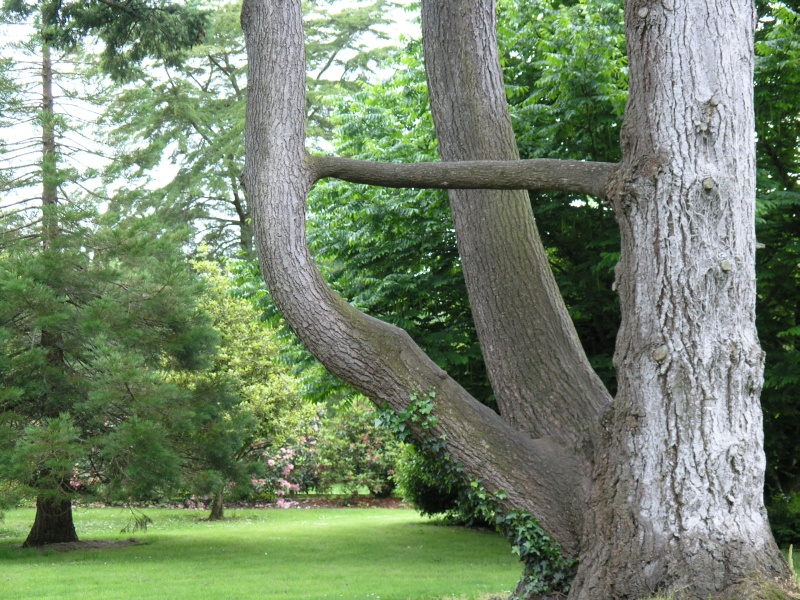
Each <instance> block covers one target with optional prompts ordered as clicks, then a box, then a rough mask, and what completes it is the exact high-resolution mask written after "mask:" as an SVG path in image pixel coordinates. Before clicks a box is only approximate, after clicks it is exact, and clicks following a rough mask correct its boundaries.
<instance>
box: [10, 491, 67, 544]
mask: <svg viewBox="0 0 800 600" xmlns="http://www.w3.org/2000/svg"><path fill="white" fill-rule="evenodd" d="M77 541H78V535H77V534H76V533H75V525H74V523H73V522H72V501H71V500H70V499H69V498H63V497H55V498H54V497H52V496H44V495H42V496H38V497H37V498H36V518H35V520H34V522H33V527H31V531H30V533H29V534H28V537H27V539H26V540H25V542H24V543H23V544H22V547H23V548H33V547H37V546H45V545H47V544H62V543H66V542H77Z"/></svg>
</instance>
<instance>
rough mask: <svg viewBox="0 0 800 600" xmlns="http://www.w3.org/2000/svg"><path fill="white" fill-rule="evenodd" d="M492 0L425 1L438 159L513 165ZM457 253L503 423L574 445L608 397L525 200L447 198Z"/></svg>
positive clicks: (503, 195) (520, 196)
mask: <svg viewBox="0 0 800 600" xmlns="http://www.w3.org/2000/svg"><path fill="white" fill-rule="evenodd" d="M495 19H496V10H495V3H494V1H493V0H477V1H474V2H460V1H455V0H425V1H424V2H423V3H422V37H423V48H424V51H425V68H426V71H427V73H428V90H429V94H430V98H431V110H432V112H433V118H434V123H435V125H436V135H437V137H438V139H439V150H440V153H441V156H442V159H443V160H445V161H456V160H486V159H494V160H515V159H518V158H519V154H518V152H517V146H516V141H515V138H514V132H513V129H512V127H511V119H510V116H509V112H508V104H507V101H506V94H505V87H504V84H503V76H502V71H501V69H500V59H499V55H498V50H497V34H496V20H495ZM450 206H451V209H452V212H453V221H454V223H455V228H456V235H457V238H458V250H459V255H460V256H461V261H462V265H463V270H464V278H465V280H466V283H467V291H468V293H469V300H470V304H471V306H472V313H473V318H474V320H475V326H476V329H477V332H478V337H479V339H480V343H481V349H482V351H483V356H484V359H485V361H486V368H487V371H488V373H489V378H490V380H491V383H492V389H493V390H494V392H495V395H496V397H497V404H498V406H499V408H500V412H501V414H502V415H503V416H504V417H505V418H506V419H507V420H508V421H509V422H510V423H511V424H512V425H514V427H516V428H517V429H519V430H520V431H523V432H525V433H528V434H529V435H531V436H532V437H535V438H537V437H542V436H553V437H556V438H558V439H559V440H562V441H563V442H564V443H565V444H567V445H568V446H570V447H575V446H577V445H579V444H581V443H582V442H583V441H584V440H585V438H586V437H587V431H589V430H590V429H591V428H592V427H593V426H594V424H595V423H596V422H597V420H598V417H599V415H600V414H601V412H602V410H603V409H604V408H605V407H606V406H607V405H608V403H609V402H610V400H611V399H610V397H609V395H608V393H607V392H606V390H605V388H604V386H603V384H602V383H601V382H600V380H599V378H598V377H597V375H596V374H595V373H594V371H593V370H592V368H591V367H590V366H589V362H588V360H587V359H586V356H585V354H584V351H583V348H582V347H581V345H580V341H579V340H578V335H577V333H576V332H575V328H574V326H573V325H572V321H571V320H570V318H569V315H568V314H567V309H566V307H565V306H564V302H563V300H562V298H561V294H560V292H559V290H558V287H557V286H556V283H555V279H554V278H553V275H552V272H551V271H550V265H549V263H548V260H547V255H546V253H545V251H544V247H543V246H542V243H541V240H540V238H539V233H538V231H537V229H536V223H535V221H534V218H533V213H532V211H531V206H530V200H529V199H528V194H527V193H526V192H524V191H451V192H450Z"/></svg>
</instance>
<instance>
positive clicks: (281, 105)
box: [242, 0, 584, 553]
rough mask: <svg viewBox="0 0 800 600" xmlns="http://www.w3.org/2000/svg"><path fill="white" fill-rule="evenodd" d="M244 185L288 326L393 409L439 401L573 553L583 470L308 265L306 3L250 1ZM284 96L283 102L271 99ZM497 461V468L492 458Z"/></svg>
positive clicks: (495, 479) (446, 423) (476, 471)
mask: <svg viewBox="0 0 800 600" xmlns="http://www.w3.org/2000/svg"><path fill="white" fill-rule="evenodd" d="M242 24H243V27H244V31H245V39H246V42H247V52H248V65H249V67H248V86H249V87H248V89H249V95H248V106H247V129H246V135H247V139H246V147H247V153H246V157H247V158H246V163H245V173H244V182H245V188H246V190H247V194H248V197H249V198H250V199H251V206H252V207H253V210H254V215H255V222H254V233H255V239H256V247H257V249H258V255H259V260H260V263H261V269H262V271H263V272H264V277H265V279H266V282H267V286H268V287H269V289H270V293H271V294H272V297H273V299H274V300H275V303H276V304H277V306H278V308H279V309H280V310H281V312H282V313H283V315H284V317H285V318H286V321H287V323H289V325H290V327H291V328H292V329H293V330H294V332H295V333H296V334H297V335H298V337H299V338H300V339H301V340H303V342H304V343H305V344H306V346H308V348H309V349H310V350H311V352H312V353H313V354H314V355H315V356H316V357H317V358H318V359H319V360H320V361H321V362H322V363H323V364H324V365H325V366H326V367H327V368H328V369H330V370H331V371H332V372H333V373H335V374H337V375H338V376H339V377H341V378H342V379H344V380H345V381H347V382H348V383H350V384H352V385H353V386H354V387H356V388H357V389H358V390H360V391H361V392H363V393H364V394H366V395H367V396H368V397H370V398H371V399H372V400H373V401H375V402H377V403H379V404H382V403H386V404H388V405H389V406H391V407H392V408H393V409H395V410H398V411H399V410H402V409H403V408H405V407H406V406H407V405H408V403H409V400H410V397H411V395H412V394H420V395H424V394H426V393H427V392H429V391H434V392H436V408H435V413H436V416H437V417H438V423H439V424H438V426H437V427H436V429H435V430H434V431H432V432H428V433H429V434H433V435H436V436H444V437H445V439H446V441H447V447H448V450H449V451H450V452H451V453H452V454H453V456H454V458H455V459H456V460H457V461H458V462H460V463H461V464H463V465H464V466H465V468H466V469H467V471H468V472H469V473H470V474H471V475H472V476H474V477H478V478H480V479H481V480H482V482H483V483H484V485H485V486H486V487H487V488H488V489H489V490H504V491H505V492H506V493H507V494H508V501H507V502H508V504H509V505H512V506H516V507H517V508H520V509H526V510H529V511H530V512H531V514H533V515H534V516H536V517H537V518H538V519H539V520H540V521H541V523H542V525H543V527H546V528H547V530H548V531H551V532H553V534H554V535H556V536H557V538H558V539H559V540H560V541H561V543H562V544H563V546H564V548H565V550H566V551H567V552H568V553H574V552H575V551H577V532H578V531H579V530H580V527H581V522H580V511H579V509H578V507H577V504H576V502H577V501H578V499H579V498H580V497H581V496H582V492H583V488H582V481H583V471H584V467H583V466H582V465H580V464H579V463H578V461H576V460H575V458H574V457H573V456H572V455H571V454H569V453H565V452H564V451H563V448H561V447H560V446H559V445H558V444H556V443H554V442H553V441H552V440H550V439H541V440H532V439H530V438H529V437H528V436H525V435H523V434H521V433H519V432H518V431H516V430H515V429H513V428H512V427H511V426H510V425H509V424H508V423H507V422H506V421H504V420H503V419H501V418H500V417H499V416H498V415H496V414H495V413H494V412H493V411H491V410H490V409H488V408H487V407H485V406H484V405H482V404H481V403H480V402H478V401H477V400H475V399H474V398H472V397H471V396H470V395H469V394H468V393H467V392H466V391H465V390H464V389H463V388H462V387H461V386H459V385H458V384H457V383H456V382H455V381H454V380H453V379H451V378H450V377H449V376H448V375H447V374H446V373H445V372H444V371H442V370H441V369H440V368H439V367H438V366H437V365H436V364H435V363H434V362H433V361H432V360H430V358H428V357H427V356H426V355H425V354H424V353H423V352H422V350H420V348H419V347H418V346H417V345H416V344H415V343H414V342H413V341H412V340H411V338H410V337H409V336H408V334H407V333H406V332H405V331H403V330H402V329H399V328H397V327H394V326H392V325H389V324H387V323H384V322H382V321H379V320H377V319H374V318H372V317H369V316H367V315H365V314H363V313H361V312H360V311H358V310H356V309H355V308H353V307H352V306H350V305H349V304H347V303H346V302H345V301H344V300H343V299H342V298H341V297H339V296H338V295H337V294H336V293H335V292H334V291H333V290H331V289H330V287H329V286H328V285H327V284H326V283H325V281H324V280H323V279H322V276H321V275H320V273H319V271H318V270H317V269H316V267H315V266H314V264H313V262H312V260H311V257H310V256H309V252H308V246H307V243H306V236H305V202H306V196H307V194H308V191H309V189H310V187H311V185H312V183H313V180H314V169H313V167H312V165H311V164H310V162H309V160H308V156H307V155H306V153H305V148H304V142H305V113H304V106H305V100H304V94H305V69H304V66H305V65H304V56H303V29H302V13H301V7H300V2H299V1H294V2H287V1H285V0H248V1H247V2H245V4H244V7H243V12H242ZM275 90H278V93H270V92H271V91H275ZM487 457H491V459H487Z"/></svg>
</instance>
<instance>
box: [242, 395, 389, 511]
mask: <svg viewBox="0 0 800 600" xmlns="http://www.w3.org/2000/svg"><path fill="white" fill-rule="evenodd" d="M399 448H400V445H399V442H397V441H396V440H395V438H394V436H393V435H392V434H391V433H390V432H388V431H383V430H380V429H378V428H377V427H376V426H375V411H374V409H373V408H372V407H371V405H370V404H369V403H368V402H367V401H366V400H365V399H363V398H357V399H356V400H353V401H352V402H351V403H348V404H346V405H342V406H340V407H339V408H338V409H337V410H336V411H335V412H333V414H332V415H330V416H326V415H325V414H324V411H320V413H319V414H318V416H317V418H315V419H313V420H311V421H309V422H308V423H307V424H306V425H305V426H304V427H303V428H302V430H301V431H300V432H298V435H296V437H294V438H292V439H290V440H289V441H288V442H287V443H286V444H285V445H283V446H282V447H280V448H277V449H269V450H267V451H266V452H265V453H264V455H263V456H264V466H265V474H264V475H263V477H255V476H254V477H253V479H252V482H251V483H252V485H253V490H254V492H255V494H256V495H257V496H260V497H262V498H267V499H276V498H277V500H278V505H279V506H288V505H290V504H291V502H290V500H289V498H291V496H293V495H294V494H297V493H307V492H310V491H315V492H317V493H327V492H330V491H331V490H332V489H333V486H335V485H340V486H342V487H343V489H344V491H345V493H347V494H357V493H358V492H359V490H360V489H362V488H367V489H368V490H369V491H370V493H371V494H373V495H375V496H388V495H389V494H391V492H392V491H393V490H394V480H393V475H394V465H395V461H396V460H397V455H398V453H399Z"/></svg>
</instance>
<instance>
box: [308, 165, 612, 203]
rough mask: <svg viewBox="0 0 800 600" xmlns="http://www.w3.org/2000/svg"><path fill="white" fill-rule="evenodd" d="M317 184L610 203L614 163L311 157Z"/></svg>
mask: <svg viewBox="0 0 800 600" xmlns="http://www.w3.org/2000/svg"><path fill="white" fill-rule="evenodd" d="M309 163H310V166H311V168H312V170H313V172H314V175H315V177H316V179H317V180H319V179H323V178H325V177H333V178H335V179H341V180H343V181H349V182H351V183H365V184H367V185H378V186H383V187H392V188H431V189H448V190H462V189H463V190H483V189H494V190H540V191H544V190H548V191H559V192H572V193H576V194H588V195H590V196H594V197H595V198H605V195H606V192H605V188H606V184H607V183H608V182H609V180H610V179H611V177H612V175H613V174H614V173H615V172H616V170H617V165H616V164H614V163H604V162H588V161H579V160H553V159H546V158H537V159H532V160H473V161H463V162H429V163H412V164H408V163H406V164H403V163H385V162H373V161H366V160H352V159H349V158H340V157H331V156H310V157H309Z"/></svg>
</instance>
